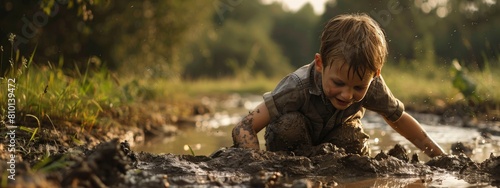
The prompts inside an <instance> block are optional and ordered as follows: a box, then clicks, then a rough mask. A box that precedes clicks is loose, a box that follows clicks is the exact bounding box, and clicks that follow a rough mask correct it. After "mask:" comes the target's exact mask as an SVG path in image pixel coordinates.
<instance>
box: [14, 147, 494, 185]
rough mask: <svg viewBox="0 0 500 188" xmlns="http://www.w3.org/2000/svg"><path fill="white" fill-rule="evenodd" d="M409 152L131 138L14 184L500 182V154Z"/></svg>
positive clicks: (61, 159) (67, 158)
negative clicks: (478, 157) (201, 147)
mask: <svg viewBox="0 0 500 188" xmlns="http://www.w3.org/2000/svg"><path fill="white" fill-rule="evenodd" d="M405 153H406V152H405V151H404V148H403V147H401V146H399V145H396V146H395V147H394V148H393V149H392V150H390V151H389V152H388V153H383V152H382V153H379V154H377V155H376V156H375V157H373V158H371V157H367V156H360V155H357V154H346V153H345V152H344V150H343V149H339V148H337V147H336V146H334V145H331V144H323V145H319V146H316V147H313V148H304V150H303V151H302V152H298V153H291V152H289V153H286V152H269V151H263V150H260V151H257V150H249V149H241V148H221V149H219V150H217V151H215V152H214V153H213V154H211V155H209V156H193V155H174V154H161V155H159V154H151V153H145V152H139V153H135V152H133V151H131V150H130V146H129V145H128V143H125V142H119V140H118V139H114V140H112V141H109V142H105V143H102V144H99V145H98V146H97V147H95V148H94V149H92V150H87V151H85V150H74V151H72V152H71V153H67V154H61V155H57V156H55V157H56V159H54V160H53V162H52V164H54V163H60V164H63V165H64V168H62V169H60V170H57V171H52V172H49V173H41V172H33V171H30V170H28V168H24V169H25V170H24V171H22V170H20V172H19V173H18V174H17V176H16V181H10V182H9V186H10V187H16V186H20V187H29V186H30V185H33V187H35V186H38V187H46V186H50V187H169V186H174V187H175V186H182V187H184V186H190V187H196V186H202V187H204V186H207V187H208V186H247V187H332V186H343V185H345V184H347V183H350V182H353V181H362V180H364V179H365V180H369V179H373V178H391V179H393V180H399V182H396V183H395V182H394V181H393V182H392V184H393V185H394V184H395V185H398V186H402V185H405V181H404V180H411V181H409V182H407V183H413V184H415V182H418V184H420V185H421V186H425V185H426V184H430V183H433V182H436V181H439V177H441V176H444V175H450V174H451V175H453V176H455V177H457V178H458V179H461V180H464V181H466V182H468V183H470V184H478V183H481V184H483V185H484V184H487V185H491V186H500V156H491V157H490V158H489V159H487V160H485V161H484V162H481V163H477V162H474V161H472V160H470V159H469V158H468V157H467V156H466V155H464V154H460V155H448V156H440V157H435V158H433V159H431V160H429V161H428V162H426V163H424V162H421V161H418V159H416V158H415V156H413V157H412V158H410V157H409V156H406V154H405ZM410 159H411V160H410ZM50 165H51V163H48V164H45V165H44V166H42V168H43V167H47V166H50ZM19 166H22V165H21V164H19ZM19 169H21V168H19ZM21 171H22V172H21ZM372 183H373V182H372ZM378 183H380V182H378ZM365 184H370V183H369V182H365Z"/></svg>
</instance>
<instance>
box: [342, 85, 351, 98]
mask: <svg viewBox="0 0 500 188" xmlns="http://www.w3.org/2000/svg"><path fill="white" fill-rule="evenodd" d="M352 95H353V94H352V89H351V88H348V87H347V88H346V89H344V90H343V91H342V93H341V96H342V100H351V99H352Z"/></svg>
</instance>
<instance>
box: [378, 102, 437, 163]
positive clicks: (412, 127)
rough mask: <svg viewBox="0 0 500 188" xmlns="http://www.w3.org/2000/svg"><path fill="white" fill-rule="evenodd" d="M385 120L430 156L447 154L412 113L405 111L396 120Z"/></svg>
mask: <svg viewBox="0 0 500 188" xmlns="http://www.w3.org/2000/svg"><path fill="white" fill-rule="evenodd" d="M385 120H386V122H387V123H388V124H389V125H390V126H391V127H392V128H393V129H394V130H396V132H398V133H399V134H401V135H402V136H404V137H405V138H406V139H408V140H409V141H410V142H411V143H413V145H415V146H416V147H418V148H419V149H420V150H422V151H423V152H424V153H425V154H427V155H428V156H429V157H436V156H439V155H444V154H445V152H444V150H443V149H442V148H441V147H440V146H439V145H438V144H437V143H436V142H434V140H432V138H431V137H429V136H428V135H427V133H426V132H425V130H424V129H422V127H421V126H420V123H418V121H417V120H415V119H414V118H413V117H412V116H411V115H410V114H408V113H406V112H404V113H403V115H402V116H401V117H400V118H399V119H398V120H397V121H396V122H391V121H390V120H388V119H385Z"/></svg>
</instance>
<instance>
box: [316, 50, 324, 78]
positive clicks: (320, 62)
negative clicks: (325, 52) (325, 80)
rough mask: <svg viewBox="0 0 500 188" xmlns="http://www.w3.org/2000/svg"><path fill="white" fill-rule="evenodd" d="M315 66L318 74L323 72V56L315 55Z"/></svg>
mask: <svg viewBox="0 0 500 188" xmlns="http://www.w3.org/2000/svg"><path fill="white" fill-rule="evenodd" d="M314 66H315V67H314V68H315V69H316V71H317V72H320V73H322V72H323V60H322V59H321V55H319V53H316V54H314Z"/></svg>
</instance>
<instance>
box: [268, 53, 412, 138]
mask: <svg viewBox="0 0 500 188" xmlns="http://www.w3.org/2000/svg"><path fill="white" fill-rule="evenodd" d="M314 66H315V65H314V62H312V63H310V64H307V65H305V66H303V67H301V68H299V69H297V70H296V71H295V72H293V73H290V74H289V75H287V76H286V77H284V78H283V79H282V80H281V81H280V83H278V85H277V86H276V88H275V89H274V90H273V91H271V92H267V93H265V94H264V95H263V97H264V101H265V104H266V106H267V108H268V110H269V115H270V118H271V121H275V120H276V119H278V118H279V117H280V116H281V115H283V114H286V113H289V112H297V111H298V112H301V113H302V114H304V115H305V116H306V117H307V118H308V119H309V121H310V125H311V127H310V129H309V130H310V134H311V137H312V138H313V142H314V143H316V144H317V143H318V142H320V141H321V140H323V139H324V137H325V136H326V135H328V133H329V132H330V131H331V130H332V129H333V127H335V126H339V125H340V124H343V123H345V122H348V121H353V120H358V119H360V118H362V117H363V115H364V111H365V108H366V109H368V110H372V111H375V112H377V113H379V114H381V115H383V116H385V117H386V118H387V119H389V120H390V121H393V122H394V121H396V120H398V119H399V118H400V117H401V115H402V114H403V111H404V105H403V103H402V102H401V101H399V100H398V99H397V98H395V97H394V96H393V95H392V93H391V91H390V90H389V88H388V87H387V85H386V84H385V82H384V79H383V78H382V76H378V77H376V78H374V79H373V81H372V83H371V84H370V87H369V88H368V91H367V93H366V95H365V97H364V98H363V99H362V100H361V101H359V102H355V103H354V104H352V105H351V106H349V107H348V108H347V109H345V110H337V109H336V108H335V107H334V106H333V105H332V104H331V102H330V101H329V100H328V99H327V98H326V97H325V95H324V93H323V89H322V86H321V74H319V73H318V72H316V71H315V70H314Z"/></svg>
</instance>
